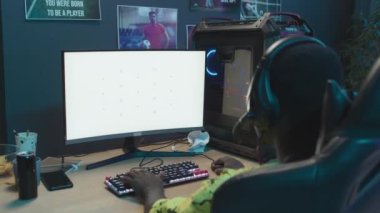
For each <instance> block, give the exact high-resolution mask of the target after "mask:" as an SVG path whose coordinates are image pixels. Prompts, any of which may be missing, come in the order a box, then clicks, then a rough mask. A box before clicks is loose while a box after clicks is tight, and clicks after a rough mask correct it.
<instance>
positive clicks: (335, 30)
mask: <svg viewBox="0 0 380 213" xmlns="http://www.w3.org/2000/svg"><path fill="white" fill-rule="evenodd" d="M100 2H101V13H102V20H101V21H26V20H25V14H24V13H25V12H24V10H25V8H24V1H23V0H19V1H1V4H2V5H1V6H2V7H1V16H2V29H3V41H2V45H3V50H4V71H3V72H2V73H1V74H4V86H5V111H6V116H5V121H6V127H7V128H6V133H7V137H6V139H7V141H8V142H9V143H13V142H14V137H13V134H12V130H13V129H16V130H18V131H25V130H27V129H29V130H30V131H35V132H37V133H38V134H39V136H38V152H39V155H41V156H48V155H57V154H61V153H63V149H64V148H65V147H64V145H63V106H62V105H63V99H62V78H61V77H62V76H61V58H60V56H61V55H60V54H61V50H65V49H70V50H76V49H116V48H117V26H116V24H117V20H116V19H117V18H116V5H136V6H153V7H166V8H178V31H177V37H178V39H177V47H178V48H181V49H184V48H185V47H186V29H185V26H186V25H187V24H196V23H198V22H199V21H200V20H201V19H202V18H204V17H227V18H233V19H238V17H239V14H238V13H237V12H235V13H220V12H201V11H189V9H188V6H189V3H188V1H187V0H144V1H142V0H113V1H109V0H101V1H100ZM343 2H345V4H343ZM343 5H347V1H344V0H337V1H330V0H318V1H304V0H283V11H291V12H296V13H299V14H301V16H302V17H303V18H305V19H306V20H308V21H309V23H310V25H311V26H312V27H313V28H314V30H315V32H316V35H317V36H318V37H320V38H321V39H322V40H323V41H325V42H326V43H327V44H329V45H332V46H335V45H336V44H337V43H339V40H340V39H341V38H342V36H343V33H344V28H345V27H346V26H347V23H348V21H349V20H348V19H349V18H350V9H349V8H348V6H343ZM0 80H1V79H0ZM0 101H1V96H0ZM2 111H3V110H2ZM2 111H0V112H2ZM0 119H1V120H0V121H2V120H4V119H3V118H2V117H1V113H0ZM118 145H119V144H118V142H117V143H115V144H114V146H118ZM106 146H107V147H108V144H107V145H106ZM103 148H104V147H102V146H98V145H93V144H91V145H90V146H89V145H86V146H79V147H74V148H73V147H71V148H69V149H75V150H77V151H78V150H83V149H86V150H92V149H93V150H97V149H103Z"/></svg>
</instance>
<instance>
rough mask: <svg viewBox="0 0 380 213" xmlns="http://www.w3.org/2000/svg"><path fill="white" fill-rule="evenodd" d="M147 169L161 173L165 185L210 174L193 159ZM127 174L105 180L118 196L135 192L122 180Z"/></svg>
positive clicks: (194, 179)
mask: <svg viewBox="0 0 380 213" xmlns="http://www.w3.org/2000/svg"><path fill="white" fill-rule="evenodd" d="M145 170H146V171H149V172H151V173H153V174H155V175H160V177H161V179H162V181H163V183H164V187H167V186H173V185H179V184H184V183H188V182H192V181H196V180H201V179H206V178H208V176H209V173H208V171H207V170H205V169H200V168H199V166H198V165H197V164H196V163H194V162H192V161H183V162H180V163H174V164H168V165H162V166H158V167H150V168H147V169H145ZM125 174H126V173H123V174H117V175H116V176H114V177H106V179H105V181H104V183H105V184H106V186H107V188H108V189H109V190H110V191H111V192H113V193H114V194H116V195H117V196H123V195H127V194H130V193H132V192H133V189H132V188H131V187H129V186H127V185H125V184H124V183H123V182H122V181H121V178H122V177H123V176H124V175H125Z"/></svg>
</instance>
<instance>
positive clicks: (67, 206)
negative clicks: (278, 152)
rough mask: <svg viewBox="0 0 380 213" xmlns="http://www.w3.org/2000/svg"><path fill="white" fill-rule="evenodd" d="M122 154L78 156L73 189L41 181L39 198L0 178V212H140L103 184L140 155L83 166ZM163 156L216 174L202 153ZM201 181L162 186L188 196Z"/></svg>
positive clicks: (169, 192) (132, 164)
mask: <svg viewBox="0 0 380 213" xmlns="http://www.w3.org/2000/svg"><path fill="white" fill-rule="evenodd" d="M151 148H155V146H151V147H147V148H145V149H147V150H149V149H151ZM121 153H122V151H121V150H110V151H104V152H99V153H93V154H89V155H86V156H84V157H78V160H81V164H80V167H79V170H78V171H75V172H70V173H68V176H69V178H70V179H71V181H72V182H73V184H74V187H73V188H71V189H64V190H59V191H52V192H50V191H47V190H46V188H45V187H44V186H43V184H42V183H41V184H40V185H39V187H38V197H37V198H36V199H32V200H26V201H24V200H19V199H18V193H17V191H15V190H14V189H13V188H14V187H12V185H10V184H9V183H11V182H14V177H13V176H12V177H6V178H4V177H0V212H12V213H17V212H27V213H30V212H54V213H55V212H65V213H67V212H81V213H84V212H92V213H93V212H107V211H108V212H112V213H117V212H123V213H124V212H143V207H142V205H140V204H139V203H138V202H137V200H136V199H135V198H134V197H133V196H125V197H121V198H120V197H117V196H115V195H114V194H112V193H111V192H109V191H108V190H107V189H106V188H105V184H104V183H103V181H104V178H105V177H106V176H114V175H116V174H117V173H122V172H125V171H128V170H129V169H130V168H132V167H136V166H138V164H139V162H140V160H141V159H140V158H136V159H129V160H125V161H122V162H118V163H115V164H111V165H108V166H105V167H100V168H96V169H93V170H85V166H86V165H87V164H89V163H93V162H96V161H99V160H103V159H107V158H110V157H113V156H116V155H119V154H121ZM205 154H206V155H207V156H209V157H211V158H213V159H217V158H219V157H221V156H224V155H228V154H226V153H222V152H220V151H216V150H209V151H207V152H206V153H205ZM235 157H236V156H235ZM237 158H238V157H237ZM162 159H163V160H164V164H170V163H174V162H178V161H183V160H186V159H190V160H192V161H194V162H195V163H197V164H198V165H199V166H200V167H201V168H204V169H208V170H209V172H210V178H213V177H215V174H214V173H213V172H212V171H211V169H210V164H211V161H210V160H209V159H207V158H205V157H204V156H194V157H166V158H162ZM238 159H239V160H241V161H242V162H243V164H244V165H246V166H253V165H254V164H255V163H254V162H251V161H249V160H246V159H241V158H238ZM201 183H202V181H197V182H192V183H187V184H183V185H178V186H174V187H169V188H166V189H165V193H166V196H167V197H168V198H172V197H176V196H189V195H191V194H192V193H193V192H194V191H196V190H197V189H198V188H199V187H200V185H201Z"/></svg>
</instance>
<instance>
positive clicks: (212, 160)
mask: <svg viewBox="0 0 380 213" xmlns="http://www.w3.org/2000/svg"><path fill="white" fill-rule="evenodd" d="M199 155H202V156H203V157H205V158H207V159H209V160H211V162H214V161H215V160H214V159H212V158H211V157H209V156H207V155H205V154H199Z"/></svg>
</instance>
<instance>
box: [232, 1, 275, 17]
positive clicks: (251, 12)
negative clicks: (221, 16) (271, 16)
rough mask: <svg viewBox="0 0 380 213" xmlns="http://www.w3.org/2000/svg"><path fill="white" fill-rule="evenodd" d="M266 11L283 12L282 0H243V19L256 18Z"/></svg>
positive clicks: (241, 15)
mask: <svg viewBox="0 0 380 213" xmlns="http://www.w3.org/2000/svg"><path fill="white" fill-rule="evenodd" d="M266 12H281V0H241V7H240V19H241V20H247V19H254V20H256V19H259V18H260V17H261V16H262V15H264V13H266Z"/></svg>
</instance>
